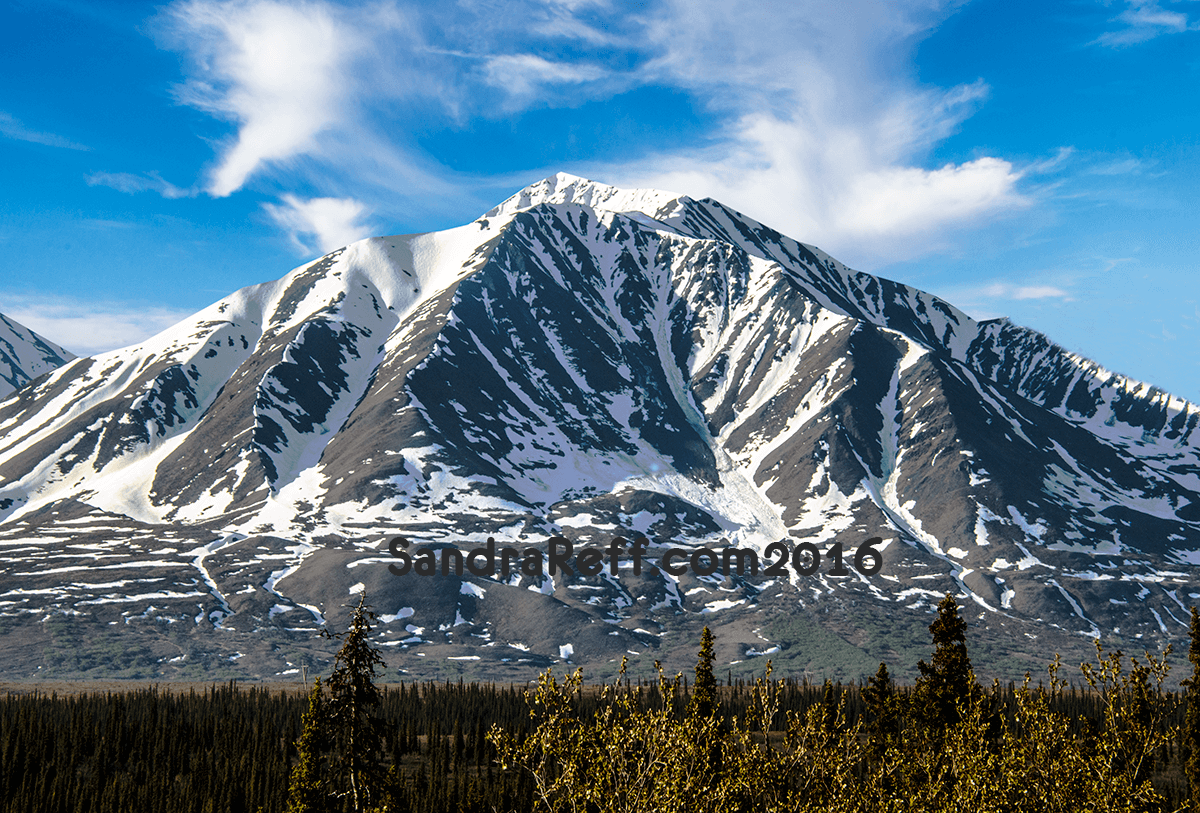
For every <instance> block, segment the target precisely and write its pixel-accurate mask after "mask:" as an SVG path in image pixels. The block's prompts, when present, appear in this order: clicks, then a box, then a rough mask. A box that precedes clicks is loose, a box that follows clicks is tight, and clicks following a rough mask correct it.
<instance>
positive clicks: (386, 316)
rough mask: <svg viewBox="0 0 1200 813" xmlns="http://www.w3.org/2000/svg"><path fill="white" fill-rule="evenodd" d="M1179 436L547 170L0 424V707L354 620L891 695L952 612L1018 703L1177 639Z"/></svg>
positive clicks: (86, 368)
mask: <svg viewBox="0 0 1200 813" xmlns="http://www.w3.org/2000/svg"><path fill="white" fill-rule="evenodd" d="M1198 423H1200V408H1197V406H1195V405H1193V404H1190V403H1188V402H1186V401H1183V400H1182V399H1178V398H1173V397H1171V396H1170V395H1168V394H1166V393H1164V392H1162V391H1160V390H1158V389H1156V388H1154V387H1152V386H1149V385H1145V384H1141V383H1139V382H1134V381H1130V380H1128V379H1125V378H1122V377H1121V376H1118V375H1115V374H1112V373H1109V372H1108V371H1106V370H1104V369H1103V368H1101V367H1100V366H1098V365H1096V364H1094V363H1093V362H1090V361H1088V360H1086V359H1082V358H1079V357H1077V356H1074V355H1072V354H1070V353H1067V352H1066V351H1064V350H1063V349H1062V348H1060V347H1058V346H1056V345H1054V344H1053V343H1052V342H1051V341H1050V340H1049V339H1047V338H1046V337H1045V336H1042V335H1041V334H1038V333H1036V332H1034V331H1031V330H1027V329H1025V328H1021V327H1019V326H1016V325H1013V324H1011V323H1009V322H1007V321H984V322H976V321H974V320H972V319H970V318H969V317H968V316H967V315H966V314H964V313H962V312H961V311H959V310H957V309H956V308H954V307H953V306H952V305H950V304H948V303H946V302H943V301H942V300H940V299H938V298H936V297H934V296H931V295H930V294H927V293H925V292H922V291H919V290H917V289H914V288H911V287H908V286H905V285H902V284H899V283H896V282H892V281H889V280H885V279H881V278H878V277H874V276H871V275H869V274H863V273H859V272H855V271H853V270H851V269H848V268H846V267H845V266H843V265H841V264H840V263H838V262H837V261H836V260H834V259H832V258H830V257H829V256H827V255H825V254H824V253H822V252H821V251H819V250H818V249H816V248H814V247H812V246H808V245H804V244H802V243H798V242H796V241H795V240H793V239H791V238H788V237H784V236H783V235H780V234H779V233H777V232H775V231H773V230H771V229H770V228H769V227H766V226H764V225H762V224H759V223H757V222H755V221H753V220H751V219H749V218H747V217H745V216H743V215H741V214H739V213H737V212H735V211H733V210H731V209H729V208H727V207H725V206H723V205H721V204H720V203H718V202H716V201H713V200H699V201H697V200H692V199H690V198H687V197H683V196H678V195H673V194H669V193H665V192H657V191H650V190H620V189H616V188H613V187H608V186H604V185H602V184H598V183H594V182H591V181H587V180H584V179H580V178H575V177H572V176H567V175H561V174H560V175H557V176H554V177H552V178H548V179H546V180H545V181H542V182H540V183H538V184H534V185H533V186H530V187H528V188H527V189H524V190H522V191H521V192H519V193H517V194H516V195H514V196H513V197H512V198H510V199H509V200H507V201H505V202H504V203H502V204H501V205H499V206H497V207H496V208H495V209H493V210H491V211H489V212H487V213H486V214H485V215H484V216H482V217H481V218H479V219H478V220H476V221H475V222H473V223H469V224H467V225H465V226H462V227H459V228H456V229H451V230H449V231H445V232H438V233H433V234H420V235H404V236H396V237H382V238H372V239H369V240H364V241H361V242H358V243H355V244H353V245H351V246H348V247H347V248H345V249H341V250H339V251H335V252H333V253H331V254H329V255H327V256H325V257H323V258H321V259H319V260H317V261H315V262H312V263H309V264H307V265H305V266H302V267H300V268H297V269H296V270H294V271H292V272H291V273H289V274H288V275H287V276H285V277H283V278H282V279H280V280H278V281H276V282H270V283H265V284H262V285H257V286H253V287H250V288H246V289H243V290H241V291H238V292H236V293H234V294H232V295H230V296H228V297H226V298H225V299H222V300H221V301H219V302H217V303H214V304H213V305H212V306H210V307H209V308H207V309H205V310H203V311H201V312H200V313H198V314H196V315H195V316H194V317H192V318H191V319H189V320H187V321H185V322H183V323H180V324H179V325H178V326H176V328H174V329H173V330H171V331H167V332H165V333H163V334H160V335H159V336H157V337H155V338H154V339H151V340H149V341H147V342H145V343H143V344H141V345H138V346H135V347H130V348H126V349H123V350H119V351H115V352H112V353H108V354H104V355H102V356H98V357H95V358H85V359H76V360H75V361H73V362H71V363H70V364H67V365H65V366H64V367H62V368H61V369H59V370H57V371H56V372H54V373H53V374H52V375H50V376H48V377H47V378H45V379H42V380H40V381H38V382H36V383H35V384H33V385H31V386H27V387H25V388H23V389H21V390H20V391H18V392H16V393H15V394H14V395H12V396H10V397H9V398H8V399H7V400H5V401H3V402H2V403H0V438H2V439H0V550H3V554H2V555H0V588H2V589H0V645H2V646H4V647H5V648H6V650H7V651H9V652H10V653H13V652H15V651H16V649H17V642H18V641H25V642H29V641H35V642H37V646H35V647H30V646H28V645H26V646H25V647H24V649H23V650H21V651H19V652H17V653H16V654H10V658H9V660H8V664H9V665H8V667H7V672H8V673H9V674H12V675H38V674H41V675H44V674H48V673H53V674H56V675H68V674H84V675H93V674H94V675H98V674H122V675H140V676H147V677H149V676H156V677H157V676H163V677H172V676H178V677H196V676H199V677H203V676H206V675H226V674H229V675H237V674H241V675H252V676H265V677H274V676H280V675H284V676H286V675H290V674H295V673H296V672H297V671H298V670H299V669H300V668H301V667H303V666H305V665H309V666H312V667H313V668H319V667H320V665H321V663H322V662H324V659H326V658H327V657H328V655H329V651H330V650H329V647H328V645H325V644H322V643H321V642H320V641H319V640H316V639H314V632H315V631H316V630H317V629H319V627H320V625H321V624H322V623H325V622H326V621H328V622H330V624H331V625H333V626H336V625H337V624H338V623H339V619H341V618H344V616H345V613H346V609H345V605H346V604H348V603H349V602H350V601H351V598H352V596H353V594H354V593H356V592H357V591H359V590H362V589H366V590H368V592H369V596H370V598H371V601H372V603H373V604H374V605H375V607H376V609H377V610H378V611H379V612H380V613H381V615H382V618H381V620H382V622H383V623H382V625H381V626H382V630H381V633H380V635H381V638H380V640H381V641H382V642H383V643H384V644H385V645H386V647H387V651H388V653H389V663H390V664H391V665H392V666H393V667H394V668H395V669H398V670H401V672H400V674H404V670H407V673H408V674H410V675H412V674H420V675H426V676H441V675H453V674H465V675H467V676H469V677H478V678H488V679H502V680H504V679H511V678H514V677H524V676H528V675H529V674H532V672H533V671H534V670H537V669H540V668H543V667H545V666H546V665H548V664H550V663H553V662H556V661H567V662H569V663H572V664H580V665H584V666H585V667H586V668H587V673H588V675H589V676H592V677H601V676H603V675H606V674H611V673H612V672H613V671H614V670H615V669H616V667H617V665H619V663H620V660H621V658H622V657H623V656H625V655H629V656H630V657H631V658H632V659H633V664H634V665H633V670H634V671H635V672H637V673H648V672H649V671H650V669H651V668H652V663H653V661H654V660H655V659H660V660H663V661H664V662H665V663H666V664H667V665H668V666H669V667H672V668H675V667H678V668H683V667H686V666H687V665H688V664H689V663H690V662H692V660H693V658H694V651H695V647H696V642H697V641H698V637H699V630H700V628H701V627H702V626H704V625H705V624H707V625H709V626H710V627H712V628H713V629H714V631H715V632H716V634H717V639H718V657H719V658H720V659H721V660H722V661H723V662H724V663H726V664H729V667H728V668H729V669H730V670H731V671H733V670H740V671H745V672H749V671H758V670H760V669H761V667H762V665H763V664H762V662H761V661H762V660H763V656H764V655H765V656H769V657H772V658H774V659H775V661H776V665H777V668H783V669H784V670H785V673H786V672H787V671H790V672H791V673H795V674H799V673H806V674H810V675H824V674H828V675H836V676H841V677H857V676H858V675H860V674H863V673H866V672H873V671H874V668H875V667H876V666H877V665H878V663H879V661H880V660H888V662H889V665H890V666H891V667H893V670H894V671H896V672H898V673H900V674H901V675H904V674H908V673H911V671H912V669H913V665H914V664H915V661H916V659H917V658H918V657H921V656H924V655H926V654H927V648H928V635H927V633H926V631H925V626H926V625H927V624H928V623H929V613H930V612H931V608H932V607H933V606H934V605H936V603H937V601H938V599H939V598H940V597H941V596H943V595H944V594H945V592H946V591H953V592H955V593H957V594H959V595H960V596H961V597H962V600H963V602H964V604H965V608H966V609H967V618H968V622H969V624H970V625H971V633H970V634H971V636H972V642H973V643H974V645H975V649H974V652H975V657H976V668H977V671H979V672H980V673H981V674H985V675H991V674H995V675H998V676H1002V677H1006V678H1009V677H1011V678H1015V677H1019V675H1020V673H1021V672H1023V671H1024V670H1025V669H1026V668H1034V669H1037V668H1040V667H1041V666H1043V665H1044V664H1045V662H1046V661H1047V660H1048V659H1049V658H1050V657H1052V656H1053V653H1054V651H1056V650H1057V651H1062V652H1064V653H1065V654H1066V656H1067V659H1068V660H1070V659H1071V658H1076V660H1078V659H1079V658H1078V657H1076V656H1079V657H1086V656H1087V653H1088V651H1089V650H1090V648H1091V646H1092V641H1093V640H1094V639H1095V638H1097V637H1099V638H1100V639H1101V640H1102V641H1103V642H1104V643H1105V644H1106V645H1110V646H1117V647H1120V648H1125V649H1127V650H1128V649H1131V648H1132V650H1133V651H1138V650H1140V649H1141V648H1151V649H1153V648H1156V647H1158V646H1160V645H1162V644H1164V643H1165V642H1168V641H1175V642H1176V643H1177V644H1178V642H1179V641H1181V640H1185V639H1186V633H1187V618H1188V615H1187V612H1188V608H1189V607H1190V605H1191V604H1192V603H1194V601H1195V600H1196V599H1197V598H1200V584H1198V582H1197V578H1196V572H1197V571H1196V566H1195V565H1196V564H1197V563H1200V432H1197V424H1198ZM617 535H620V536H622V537H623V538H624V539H626V540H628V541H629V542H630V543H631V542H632V541H633V540H634V539H635V538H636V537H638V536H639V535H644V537H645V538H646V540H647V544H648V549H647V551H646V552H645V554H644V557H643V559H644V562H643V566H642V567H640V568H638V569H637V570H638V571H639V572H636V573H635V568H634V561H633V558H634V557H633V556H632V555H631V551H630V550H629V548H628V546H627V547H626V548H625V549H624V550H623V551H622V553H621V555H620V556H618V557H617V559H618V561H617V565H618V566H617V567H615V568H610V566H609V565H610V561H609V557H605V558H603V560H602V563H601V565H600V572H598V573H595V574H594V575H587V574H585V573H582V572H580V568H579V560H578V559H571V560H569V561H570V563H571V568H570V569H571V572H569V573H568V572H565V571H564V570H563V569H558V572H557V573H556V574H555V575H553V576H551V575H550V574H549V573H548V572H547V570H548V568H546V567H544V566H543V565H544V564H545V563H543V564H537V563H532V564H530V565H529V566H528V567H527V568H526V569H524V570H523V569H521V568H520V567H519V566H518V564H517V562H516V561H513V562H511V565H512V566H511V567H510V572H509V574H508V576H507V577H505V576H503V575H500V574H499V573H496V574H495V575H492V576H488V575H476V574H473V573H471V572H470V571H469V570H464V571H463V573H462V575H456V574H454V573H453V572H451V573H450V574H449V575H437V576H433V575H422V574H421V573H419V572H418V569H419V568H417V567H416V566H414V567H412V568H411V569H409V570H408V572H407V573H405V575H395V574H393V573H392V572H390V571H389V565H397V564H402V563H403V560H401V559H399V558H396V557H394V556H393V555H392V551H391V550H390V549H389V543H390V542H391V540H393V539H396V538H397V537H398V536H402V537H403V538H404V539H405V540H406V541H407V542H408V543H409V547H408V549H407V550H406V551H405V552H407V553H409V554H410V556H411V557H415V556H416V555H417V552H418V550H419V549H420V548H421V547H428V548H444V547H448V546H454V547H457V548H459V549H461V550H462V551H463V552H467V551H469V550H471V549H474V548H480V547H484V546H486V541H487V539H488V538H489V537H491V538H492V539H493V540H494V543H493V544H494V548H495V550H496V551H500V550H501V549H503V548H505V547H511V548H513V550H514V552H515V553H520V554H522V555H524V554H525V552H526V551H528V550H537V551H540V552H541V553H542V555H546V554H549V553H550V552H552V551H551V548H552V546H553V545H558V547H557V548H556V550H557V551H559V552H561V551H562V550H563V549H564V548H563V545H562V543H563V542H565V541H569V542H570V543H571V545H572V546H573V552H576V553H577V552H578V551H579V550H580V549H581V548H583V547H585V546H588V545H594V546H596V547H606V546H608V545H609V544H610V542H611V540H612V538H613V537H614V536H617ZM555 537H559V538H560V540H559V541H554V538H555ZM869 540H875V541H874V542H873V543H872V547H870V548H863V547H862V546H863V545H864V543H867V542H868V541H869ZM779 543H783V544H779ZM397 544H398V543H397ZM391 547H393V548H395V549H396V550H399V548H398V547H397V546H396V545H392V546H391ZM672 547H674V548H680V549H682V550H683V553H682V555H680V556H677V557H676V559H675V560H674V562H675V563H679V562H683V563H685V564H686V566H685V567H684V568H683V571H682V572H677V573H670V572H667V571H665V570H664V569H663V568H662V567H655V566H654V565H660V564H661V559H662V555H663V554H664V553H665V552H666V551H667V550H668V549H669V548H672ZM700 548H708V549H710V550H712V551H714V552H715V553H716V555H717V556H716V558H717V559H723V554H724V552H725V551H727V550H729V549H732V548H738V549H740V550H743V551H753V552H754V553H755V554H756V556H757V557H758V559H759V565H760V566H761V568H762V569H760V570H759V571H758V572H757V573H754V574H752V573H750V572H749V564H748V562H749V560H748V558H747V559H745V560H743V564H744V565H745V570H744V571H743V572H742V573H740V574H739V573H738V572H737V559H736V558H733V559H731V561H730V563H729V565H728V566H727V567H728V569H729V570H730V571H731V572H730V573H729V574H728V575H726V574H725V573H724V572H723V568H721V567H717V569H716V571H715V572H712V573H707V574H706V573H705V572H704V571H706V570H708V569H709V567H710V565H717V564H723V562H721V563H718V562H714V561H712V560H711V559H709V558H705V557H704V556H701V557H699V558H694V559H691V560H690V563H688V556H689V554H690V553H691V551H693V550H696V549H700ZM793 550H796V551H798V552H797V553H796V555H795V557H794V559H793ZM860 551H861V555H860V556H859V558H857V559H856V558H855V554H856V553H860ZM814 552H816V553H817V562H816V564H815V566H814V565H813V556H812V555H813V553H814ZM839 553H840V556H841V561H840V562H839V561H838V555H839ZM439 555H440V554H439ZM747 557H748V554H747ZM785 560H786V561H785ZM413 561H414V563H416V561H417V560H416V559H413ZM478 561H482V558H481V559H480V560H478ZM520 561H523V560H520ZM777 561H778V562H779V564H777V565H775V566H774V567H770V569H767V568H768V567H769V566H770V565H771V564H772V563H774V562H777ZM668 564H670V563H668ZM584 569H585V570H586V569H587V567H586V566H585V567H584ZM672 569H673V570H677V571H678V567H677V566H673V567H672ZM697 571H699V572H697ZM1177 649H1178V646H1177Z"/></svg>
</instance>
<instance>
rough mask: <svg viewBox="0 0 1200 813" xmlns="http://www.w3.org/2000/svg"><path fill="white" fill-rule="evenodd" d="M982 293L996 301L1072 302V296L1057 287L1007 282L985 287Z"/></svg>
mask: <svg viewBox="0 0 1200 813" xmlns="http://www.w3.org/2000/svg"><path fill="white" fill-rule="evenodd" d="M981 293H982V294H983V295H984V296H988V297H992V298H996V299H1018V300H1019V299H1065V300H1067V301H1068V302H1069V301H1071V295H1070V294H1069V293H1067V291H1065V290H1063V289H1062V288H1059V287H1058V286H1056V285H1012V284H1009V283H1007V282H996V283H992V284H991V285H987V286H985V287H984V288H983V289H982V291H981Z"/></svg>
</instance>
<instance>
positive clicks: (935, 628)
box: [913, 593, 979, 726]
mask: <svg viewBox="0 0 1200 813" xmlns="http://www.w3.org/2000/svg"><path fill="white" fill-rule="evenodd" d="M966 631H967V622H966V621H964V620H963V619H962V618H960V617H959V615H958V602H957V601H955V599H954V596H953V594H951V593H947V594H946V597H945V598H944V599H942V601H941V603H939V604H938V617H937V619H935V620H934V622H933V623H932V624H930V625H929V632H930V633H931V634H932V635H933V646H934V650H933V663H932V664H929V663H926V662H925V661H923V660H922V661H920V662H918V663H917V668H918V669H919V670H920V671H921V676H920V677H918V678H917V684H916V687H915V688H914V691H913V703H914V706H915V707H914V709H913V711H914V713H915V716H916V717H917V719H919V720H922V721H923V722H925V723H926V724H928V725H932V726H950V725H954V724H955V723H957V722H958V721H959V713H958V705H959V703H962V702H965V701H967V700H970V699H971V698H972V697H974V696H975V694H976V693H977V692H978V691H979V686H978V685H977V684H976V683H975V672H974V670H973V669H972V668H971V659H970V658H969V657H967V637H966Z"/></svg>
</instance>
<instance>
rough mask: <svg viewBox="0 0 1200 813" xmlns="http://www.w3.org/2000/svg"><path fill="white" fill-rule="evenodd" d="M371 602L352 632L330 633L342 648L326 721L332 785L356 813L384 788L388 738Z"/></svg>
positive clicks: (361, 603) (362, 603) (358, 613)
mask: <svg viewBox="0 0 1200 813" xmlns="http://www.w3.org/2000/svg"><path fill="white" fill-rule="evenodd" d="M366 601H367V594H366V591H365V590H364V591H363V592H362V593H361V594H360V596H359V599H358V606H357V607H355V608H354V616H353V618H351V620H350V629H349V630H347V631H346V632H341V633H337V634H335V635H329V633H328V632H326V633H324V634H325V635H327V636H329V637H333V638H338V639H339V640H341V642H342V647H341V649H340V650H338V653H337V658H336V659H335V660H334V665H333V673H332V674H331V675H330V676H329V681H328V686H329V702H328V706H327V711H326V720H328V723H329V741H330V745H331V746H332V748H333V755H332V760H331V762H332V764H331V766H330V767H331V771H330V773H331V776H330V779H331V780H332V784H333V786H334V789H335V794H336V795H337V796H340V797H348V798H349V801H350V805H351V807H350V809H351V810H352V811H353V813H362V812H363V811H365V810H367V809H368V808H370V807H371V805H372V800H373V799H375V798H376V797H377V796H379V795H380V794H381V791H382V788H383V783H384V778H383V772H382V771H381V770H380V769H379V765H378V763H377V762H376V759H375V756H376V752H377V751H378V750H379V747H380V743H381V740H382V737H381V736H380V726H379V722H378V720H377V719H376V718H375V716H374V712H375V709H376V708H378V706H379V703H380V699H381V697H380V693H379V689H378V687H376V685H375V667H376V666H378V665H382V664H383V657H382V656H381V655H380V654H379V650H378V649H376V648H375V647H373V646H371V643H370V641H369V640H368V636H369V635H370V633H371V622H372V621H374V620H375V613H373V612H371V610H370V609H368V606H367V603H366Z"/></svg>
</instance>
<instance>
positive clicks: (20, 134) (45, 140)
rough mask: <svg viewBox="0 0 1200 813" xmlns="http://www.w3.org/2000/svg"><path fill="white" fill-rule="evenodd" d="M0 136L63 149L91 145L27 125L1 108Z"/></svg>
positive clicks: (84, 149)
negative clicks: (78, 142)
mask: <svg viewBox="0 0 1200 813" xmlns="http://www.w3.org/2000/svg"><path fill="white" fill-rule="evenodd" d="M0 136H4V137H6V138H12V139H16V140H17V141H28V142H29V143H31V144H42V145H43V146H46V147H60V148H62V149H64V150H79V151H82V152H87V151H89V150H91V147H88V146H85V145H83V144H77V143H75V142H74V141H71V140H70V139H67V138H63V137H62V136H60V135H55V134H54V133H46V132H42V131H41V130H35V129H33V128H32V127H27V126H26V125H25V124H23V123H22V122H21V121H20V120H19V119H16V118H14V117H13V116H12V115H11V114H9V113H5V112H4V111H3V110H0Z"/></svg>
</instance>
